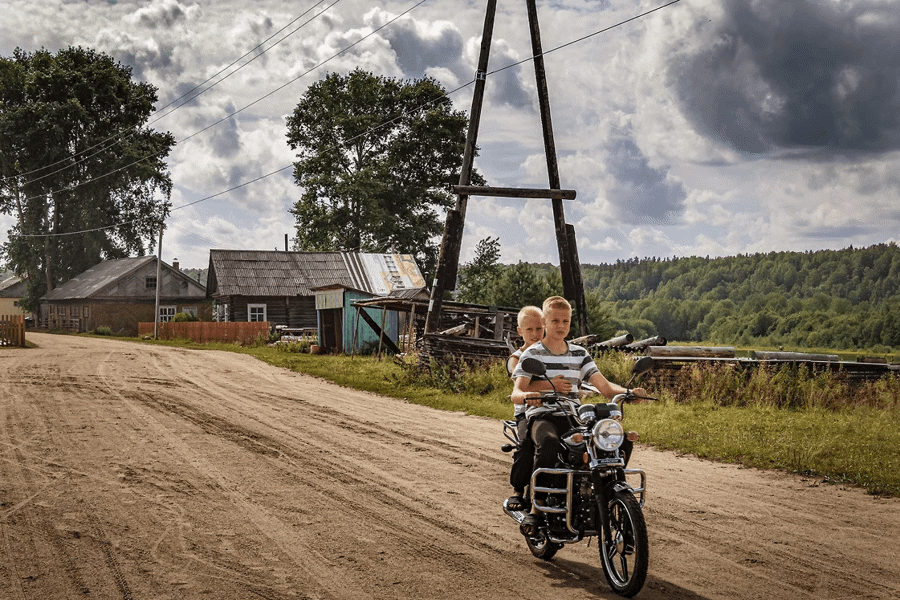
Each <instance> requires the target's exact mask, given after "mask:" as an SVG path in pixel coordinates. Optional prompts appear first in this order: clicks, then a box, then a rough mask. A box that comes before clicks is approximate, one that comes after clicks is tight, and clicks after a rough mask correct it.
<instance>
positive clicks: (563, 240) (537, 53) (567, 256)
mask: <svg viewBox="0 0 900 600" xmlns="http://www.w3.org/2000/svg"><path fill="white" fill-rule="evenodd" d="M526 4H527V5H528V26H529V29H530V30H531V52H532V56H533V61H534V77H535V80H536V81H537V94H538V104H539V105H540V109H541V128H542V130H543V133H544V155H545V156H546V158H547V176H548V178H549V180H550V189H551V190H558V189H559V163H558V162H557V158H556V142H555V141H554V139H553V123H552V120H551V118H550V94H549V91H548V89H547V72H546V70H545V69H544V51H543V49H542V47H541V29H540V25H539V23H538V15H537V6H536V5H535V0H527V2H526ZM551 203H552V205H553V224H554V225H555V227H556V246H557V249H558V251H559V269H560V271H561V273H562V280H563V295H565V297H566V298H569V299H570V300H571V301H572V302H573V304H574V305H575V312H576V314H577V316H578V324H579V330H580V332H581V335H587V334H588V325H587V304H586V302H585V299H584V284H583V283H582V281H581V266H580V265H578V264H572V263H573V259H574V260H576V261H577V258H576V257H577V255H575V256H573V255H572V250H573V249H574V248H575V239H574V236H575V229H574V228H573V227H571V226H567V225H566V216H565V213H564V212H563V203H562V200H561V199H559V198H553V199H551ZM570 234H571V235H572V239H569V235H570Z"/></svg>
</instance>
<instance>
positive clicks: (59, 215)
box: [0, 47, 175, 310]
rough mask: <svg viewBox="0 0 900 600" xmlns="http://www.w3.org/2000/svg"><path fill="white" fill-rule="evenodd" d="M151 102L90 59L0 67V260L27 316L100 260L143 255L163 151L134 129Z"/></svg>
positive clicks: (68, 52)
mask: <svg viewBox="0 0 900 600" xmlns="http://www.w3.org/2000/svg"><path fill="white" fill-rule="evenodd" d="M155 101H156V88H155V87H153V86H152V85H150V84H148V83H137V82H134V81H132V79H131V69H130V67H126V66H123V65H122V64H120V63H117V62H116V61H114V60H113V59H112V58H111V57H109V56H106V55H104V54H101V53H97V52H95V51H93V50H89V49H84V48H80V47H79V48H67V49H64V50H60V51H59V52H57V53H56V54H51V53H50V52H48V51H46V50H40V51H37V52H34V53H31V54H29V53H27V52H25V51H23V50H21V49H16V50H15V52H14V53H13V56H12V57H9V58H5V57H0V212H2V213H3V214H12V215H14V216H15V217H16V225H15V226H14V228H13V229H12V230H11V231H10V236H9V241H8V242H7V243H6V244H5V245H4V246H3V248H2V250H0V252H2V256H3V258H4V259H5V262H6V263H7V265H8V266H9V267H10V268H12V269H13V270H14V271H15V273H16V274H17V275H20V276H25V277H27V280H28V298H27V299H26V305H27V308H29V309H31V310H35V309H36V308H37V305H38V303H39V298H40V297H41V296H42V295H44V294H45V293H46V292H47V291H49V290H51V289H53V288H54V287H56V286H57V285H58V284H60V283H62V282H65V281H67V280H69V279H71V278H72V277H74V276H75V275H77V274H79V273H81V272H83V271H85V270H87V269H88V268H90V267H92V266H94V265H95V264H97V263H99V262H101V261H102V260H105V259H112V258H122V257H125V256H129V255H132V254H137V255H143V254H144V252H145V241H146V242H148V243H149V244H150V245H151V246H152V239H153V235H154V232H156V231H158V230H159V223H160V220H161V219H162V218H163V217H164V216H165V214H166V213H167V212H168V208H169V195H170V193H171V188H172V183H171V180H170V178H169V174H168V171H167V167H166V165H165V163H164V159H165V158H166V156H167V155H168V153H169V151H170V150H171V148H172V146H173V145H174V143H175V142H174V138H173V137H172V136H171V134H168V133H165V134H161V133H156V132H154V131H152V130H151V129H149V128H147V127H146V126H145V125H146V123H147V120H148V118H149V116H150V114H151V113H152V111H153V103H154V102H155ZM116 223H118V224H119V225H118V226H117V227H114V228H107V227H109V226H110V225H113V224H116Z"/></svg>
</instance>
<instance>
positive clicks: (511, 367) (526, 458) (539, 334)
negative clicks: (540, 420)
mask: <svg viewBox="0 0 900 600" xmlns="http://www.w3.org/2000/svg"><path fill="white" fill-rule="evenodd" d="M543 319H544V315H543V313H542V312H541V309H539V308H538V307H537V306H525V307H523V308H522V310H520V311H519V314H518V316H517V318H516V320H517V327H516V331H517V332H518V333H519V336H521V338H522V347H521V348H519V349H518V350H516V351H515V352H513V354H512V356H510V357H509V358H508V359H507V361H506V369H507V371H509V374H510V376H511V375H512V373H513V371H515V369H516V365H518V364H519V358H520V357H521V356H522V352H524V351H525V350H526V349H527V348H528V347H529V346H532V345H534V344H536V343H537V342H540V341H541V340H542V339H544V320H543ZM526 408H527V406H526V404H525V400H524V399H519V400H518V401H516V400H513V418H515V420H516V429H517V431H518V436H519V448H518V450H516V452H515V454H513V464H512V468H511V469H510V472H509V483H510V485H512V487H513V491H514V492H515V493H514V494H513V495H512V496H510V497H509V500H508V502H507V506H509V508H510V509H511V510H522V509H523V508H525V506H526V504H525V500H524V498H523V496H524V494H525V486H526V485H527V484H528V479H529V478H530V477H531V469H532V466H533V463H534V444H533V443H532V442H531V440H530V439H528V421H527V420H526V419H525V410H526Z"/></svg>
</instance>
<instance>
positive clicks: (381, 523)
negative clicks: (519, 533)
mask: <svg viewBox="0 0 900 600" xmlns="http://www.w3.org/2000/svg"><path fill="white" fill-rule="evenodd" d="M157 368H159V369H164V370H171V369H172V365H161V364H160V365H157ZM175 377H179V375H178V374H175ZM191 381H192V384H193V383H195V382H196V380H195V379H194V378H193V376H192V378H191ZM200 387H202V388H203V389H204V390H208V389H215V390H216V391H215V392H213V396H214V398H213V400H214V401H213V402H208V401H207V400H208V399H207V398H204V399H203V401H202V405H203V406H215V407H216V408H217V410H218V409H222V408H224V409H227V410H229V411H231V410H232V409H233V406H232V404H231V403H232V401H233V400H235V398H234V397H232V396H231V395H230V394H228V393H226V392H224V391H223V389H226V388H224V387H223V386H221V385H220V382H215V383H214V382H212V381H206V382H204V383H203V384H202V385H201V386H200ZM126 395H128V396H129V397H131V398H132V399H134V400H136V401H138V402H141V403H143V404H145V405H146V406H148V407H151V408H155V409H157V410H160V411H161V412H170V413H174V414H176V415H178V416H179V417H181V418H184V419H186V420H188V421H190V422H192V423H194V424H195V425H197V426H198V427H200V428H201V429H203V430H204V431H206V432H207V433H209V434H211V435H214V436H219V437H222V438H224V439H228V440H230V441H232V442H234V443H236V444H238V445H240V446H242V447H244V448H246V449H248V450H251V451H254V452H258V453H260V454H262V455H264V456H265V457H266V458H268V459H270V460H271V461H275V462H274V464H275V466H276V468H280V469H283V470H284V472H285V473H286V474H288V475H291V476H294V477H296V478H297V479H298V480H299V482H300V483H301V485H302V486H303V489H304V491H305V492H306V493H308V494H309V493H313V494H316V495H317V496H319V497H321V498H323V506H322V507H321V508H320V509H318V510H320V511H335V510H337V511H339V512H340V513H341V514H345V515H347V517H346V518H347V519H348V520H350V519H355V520H356V521H362V522H365V523H367V526H368V527H377V528H381V529H385V530H387V531H389V532H390V536H391V538H392V542H393V543H394V544H396V545H399V546H401V547H402V548H405V549H407V550H409V551H410V552H415V553H417V554H418V555H419V556H420V557H421V558H428V557H431V558H433V559H435V560H438V561H442V562H445V563H446V562H447V561H450V565H451V566H453V565H455V566H457V567H458V568H460V569H465V568H466V567H467V566H468V565H470V563H471V561H472V557H471V556H469V555H468V553H465V552H459V551H455V552H448V551H446V550H445V549H444V548H443V547H441V546H440V545H435V544H425V543H423V541H422V540H423V538H428V537H429V533H432V532H433V534H434V535H439V536H446V535H450V536H452V537H453V538H454V541H455V542H456V543H458V542H460V541H464V542H466V543H467V544H468V545H469V546H471V547H472V548H473V549H475V550H476V551H477V552H479V553H483V552H485V551H491V552H496V551H497V548H496V546H495V545H489V544H486V543H485V541H484V539H483V538H484V534H483V533H481V532H479V533H477V534H475V533H473V532H477V528H474V529H473V528H471V527H468V526H459V525H456V524H454V523H450V522H448V520H447V519H445V518H441V517H435V516H432V514H431V513H438V512H439V510H440V507H438V506H430V507H429V506H425V507H424V510H423V508H422V506H421V501H417V502H410V501H409V490H408V489H401V488H398V487H395V486H386V485H385V484H384V481H382V480H380V479H379V478H378V477H377V476H374V475H372V474H371V473H369V472H368V471H367V470H366V469H365V467H366V465H367V463H368V461H369V460H370V459H371V457H370V456H363V457H361V458H359V459H355V457H353V456H352V455H351V456H347V455H346V454H345V455H342V456H341V457H337V458H335V457H333V456H332V455H330V454H328V453H317V454H316V455H315V457H314V459H313V460H310V450H311V449H316V448H321V447H324V446H325V445H327V443H328V441H329V438H333V437H334V436H335V434H334V433H331V429H328V430H327V432H325V433H322V432H317V430H316V428H313V430H312V432H313V433H314V434H318V435H317V441H310V440H309V439H301V438H299V437H298V436H297V434H296V432H287V433H288V437H287V438H285V437H283V436H284V434H285V433H286V432H285V431H284V430H279V431H275V432H272V435H269V434H266V433H262V431H271V430H272V424H271V423H266V422H264V421H262V420H260V418H258V416H257V415H250V414H247V413H244V412H240V411H237V413H236V415H235V416H232V415H230V414H229V416H228V418H224V417H220V416H219V415H218V414H212V413H211V412H209V411H204V410H201V409H199V408H197V407H195V406H193V405H192V403H191V402H190V401H189V400H187V399H185V398H184V397H180V398H177V399H176V398H172V397H168V398H166V399H165V400H163V399H161V398H160V397H159V395H158V394H157V395H156V396H154V397H151V396H150V395H148V394H146V393H142V392H137V393H127V394H126ZM257 397H258V395H256V396H255V398H257ZM255 398H254V401H255ZM271 398H275V396H271ZM278 399H279V400H281V402H282V403H284V401H285V400H286V399H285V398H284V397H282V398H278ZM288 400H289V401H290V402H291V408H292V409H293V410H302V411H303V412H304V415H305V418H306V420H308V421H310V422H315V423H316V424H322V423H324V422H328V423H332V425H333V426H335V425H334V423H337V425H336V427H338V429H339V433H338V435H339V436H340V437H341V438H347V427H348V423H347V422H346V421H341V420H340V419H338V418H336V417H337V416H338V415H339V413H338V412H337V411H334V410H322V409H321V407H317V410H315V411H310V410H308V409H309V408H310V407H311V406H312V405H310V404H309V403H305V402H303V401H302V400H299V401H298V400H297V399H296V398H292V399H288ZM237 422H241V423H247V422H250V423H254V424H256V425H257V427H256V428H254V429H248V428H247V426H245V425H241V426H236V425H235V423H237ZM353 425H357V428H358V427H359V426H360V425H358V424H354V423H351V424H350V426H351V430H352V429H353V427H352V426H353ZM367 431H372V430H371V429H367ZM382 431H386V430H384V429H382ZM306 433H310V432H309V431H305V432H304V434H306ZM390 434H391V435H392V437H393V438H394V440H393V441H394V442H395V443H397V442H399V443H402V444H410V442H409V436H408V435H405V434H403V433H401V432H396V431H390ZM273 435H278V438H276V437H273ZM351 435H358V431H351ZM382 436H384V434H383V433H382ZM364 439H365V440H366V443H369V442H370V439H369V438H364ZM412 451H413V452H415V449H413V450H412ZM458 454H459V451H458V450H457V452H456V454H455V455H454V458H457V457H458ZM348 466H351V467H352V468H350V469H348V468H347V467H348ZM341 490H347V492H346V493H343V492H342V491H341ZM354 490H357V491H354ZM359 490H364V496H363V495H362V494H361V493H360V492H359ZM355 497H364V498H365V502H361V501H358V500H357V499H355ZM400 509H402V510H400ZM398 511H400V512H399V513H398ZM337 520H339V519H337Z"/></svg>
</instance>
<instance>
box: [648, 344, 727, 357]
mask: <svg viewBox="0 0 900 600" xmlns="http://www.w3.org/2000/svg"><path fill="white" fill-rule="evenodd" d="M647 354H648V355H650V356H653V357H654V358H655V357H657V356H659V357H678V358H681V357H699V358H734V357H735V352H734V348H730V347H715V346H711V347H706V346H648V347H647Z"/></svg>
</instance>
